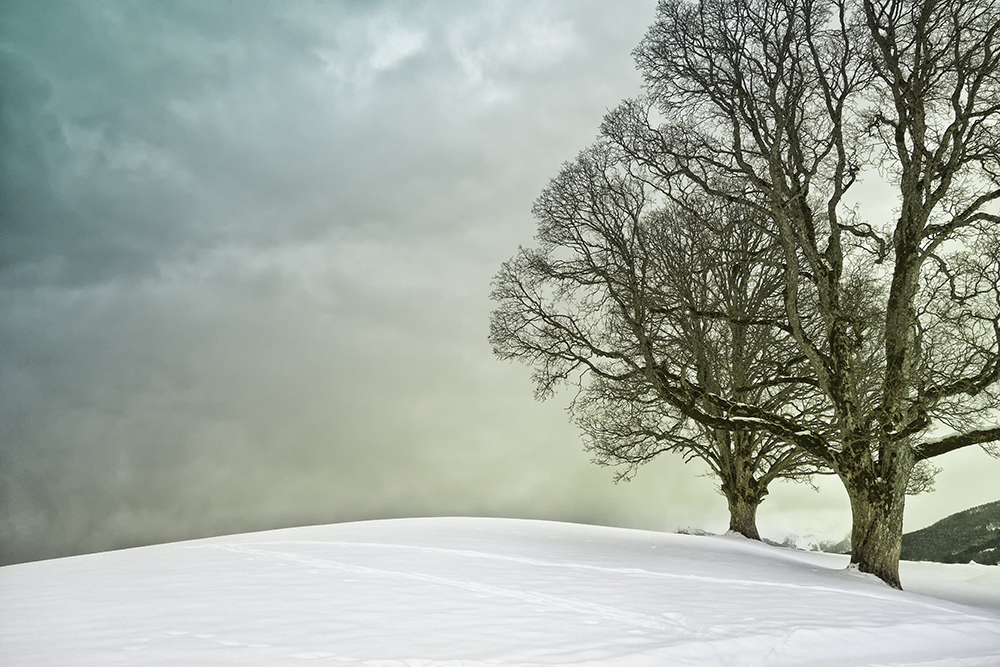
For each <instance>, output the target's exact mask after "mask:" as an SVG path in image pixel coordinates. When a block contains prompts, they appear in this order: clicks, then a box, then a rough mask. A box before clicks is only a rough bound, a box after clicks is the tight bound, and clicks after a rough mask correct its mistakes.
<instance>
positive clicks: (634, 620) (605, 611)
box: [202, 544, 666, 630]
mask: <svg viewBox="0 0 1000 667" xmlns="http://www.w3.org/2000/svg"><path fill="white" fill-rule="evenodd" d="M366 546H376V545H374V544H368V545H366ZM377 546H386V545H377ZM393 546H402V547H406V546H407V545H393ZM202 548H204V547H202ZM210 548H215V549H221V550H223V551H231V552H233V553H241V554H252V555H255V556H266V557H271V558H280V559H282V560H287V561H291V562H294V563H302V564H304V565H309V566H311V567H319V568H324V569H338V570H344V571H347V572H355V573H357V574H371V575H375V576H388V577H396V578H401V579H408V580H412V581H424V582H427V583H432V584H440V585H442V586H451V587H453V588H461V589H464V590H467V591H472V592H473V593H485V594H487V595H495V596H497V597H504V598H512V599H516V600H523V601H525V602H532V603H535V604H541V605H545V606H549V607H554V608H556V609H563V610H566V611H574V612H579V613H581V614H593V615H597V616H600V617H602V618H604V619H607V620H609V621H619V622H622V623H627V624H629V625H635V626H639V627H642V628H651V629H656V630H664V629H666V626H664V625H663V623H661V622H660V621H658V620H657V619H656V618H653V617H652V616H647V615H645V614H636V613H632V612H628V611H625V610H623V609H617V608H615V607H609V606H607V605H603V604H597V603H594V602H585V601H583V600H572V599H569V598H563V597H557V596H554V595H548V594H545V593H535V592H532V591H522V590H512V589H508V588H501V587H499V586H491V585H488V584H481V583H476V582H473V581H461V580H458V579H449V578H446V577H439V576H436V575H432V574H420V573H418V572H403V571H400V570H387V569H383V568H376V567H369V566H367V565H351V564H348V563H341V562H339V561H334V560H328V559H325V558H312V557H309V556H300V555H298V554H291V553H287V552H282V551H265V550H263V549H250V548H247V547H246V546H243V545H234V544H219V545H212V546H211V547H210ZM412 548H414V549H421V550H428V551H431V550H435V551H442V552H448V553H452V554H461V555H464V556H468V555H471V554H475V555H477V556H493V554H483V553H480V552H472V551H460V550H452V549H439V548H434V547H412ZM497 558H498V559H499V560H508V561H513V562H518V563H530V564H532V565H552V566H557V565H558V564H556V563H546V562H545V561H534V560H532V559H528V558H517V557H507V556H497ZM566 567H573V564H567V565H566ZM584 567H586V566H584ZM586 569H591V568H590V567H587V568H586ZM593 569H608V570H610V568H597V567H594V568H593ZM637 572H642V570H638V571H637Z"/></svg>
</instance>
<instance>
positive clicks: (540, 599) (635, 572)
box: [188, 540, 1000, 667]
mask: <svg viewBox="0 0 1000 667" xmlns="http://www.w3.org/2000/svg"><path fill="white" fill-rule="evenodd" d="M247 545H253V546H258V547H261V546H292V545H300V546H333V547H346V548H350V547H357V548H372V549H378V550H397V549H398V550H408V551H420V552H424V553H430V554H439V555H442V556H465V557H470V558H481V559H485V560H496V561H504V562H511V563H517V564H520V565H531V566H536V567H550V568H558V569H565V570H583V571H592V572H599V573H605V574H622V575H632V576H645V577H655V578H665V579H675V580H686V581H698V582H703V583H708V584H716V585H719V586H746V587H755V586H760V587H765V588H784V589H793V590H798V591H813V592H818V593H832V594H835V595H856V596H859V597H863V598H871V599H874V600H881V601H885V602H892V601H894V600H895V598H893V597H890V596H889V595H885V594H880V593H877V592H874V591H864V590H854V589H847V588H836V587H833V586H818V585H812V584H797V583H794V582H783V581H765V580H760V579H727V578H722V577H711V576H706V575H698V574H677V573H673V572H660V571H654V570H647V569H643V568H637V567H608V566H604V565H590V564H586V563H568V562H554V561H546V560H540V559H537V558H527V557H525V556H511V555H506V554H494V553H487V552H483V551H474V550H471V549H449V548H444V547H428V546H422V545H412V544H391V543H381V542H344V541H330V542H323V541H318V540H297V541H290V542H250V543H244V544H241V545H236V544H212V545H196V546H195V545H192V546H190V547H188V548H190V549H221V550H224V551H231V552H236V553H245V554H253V555H257V556H268V557H272V558H279V559H282V560H287V561H293V562H298V563H303V564H308V565H312V566H313V567H320V568H327V569H329V568H336V569H341V570H346V571H352V572H357V573H365V574H373V575H388V576H394V577H402V578H404V579H413V580H419V581H426V582H430V583H436V584H441V585H443V586H453V587H455V588H464V589H466V590H470V591H474V592H479V593H489V594H493V595H498V596H502V597H509V598H519V599H522V600H526V601H529V602H537V603H539V604H550V605H551V606H554V607H559V608H562V609H568V610H575V611H584V609H585V608H586V609H587V610H589V611H590V612H593V613H598V615H601V616H604V617H605V618H608V619H612V618H615V619H616V620H622V621H625V622H628V623H632V624H633V625H640V626H642V627H648V628H657V627H662V624H660V623H659V622H658V621H656V620H655V619H652V618H651V617H648V616H642V617H637V618H634V619H632V620H626V619H628V618H631V617H632V616H635V615H633V614H629V613H628V612H623V611H621V610H613V609H612V608H610V607H608V608H606V610H607V612H608V613H607V614H606V613H604V612H598V611H597V610H596V608H595V607H600V606H601V605H593V604H591V603H574V602H572V601H569V600H560V599H557V598H553V597H552V596H547V595H544V594H539V593H531V592H526V591H513V590H507V589H502V588H497V587H493V586H487V585H484V584H477V583H473V582H467V581H458V580H454V579H446V578H444V577H437V576H434V575H425V574H418V573H414V572H402V571H396V570H385V569H379V568H373V567H368V566H364V565H351V564H348V563H342V562H339V561H334V560H330V559H325V558H313V557H309V556H301V555H298V554H291V553H287V552H284V551H268V550H263V549H249V548H247ZM909 602H910V603H911V604H915V605H918V606H923V607H927V608H929V609H934V610H935V611H940V612H945V613H948V614H957V615H959V616H963V617H966V618H969V619H974V620H982V621H991V620H995V619H991V618H989V617H986V616H979V615H973V614H969V613H968V612H965V611H960V610H957V609H949V608H947V607H942V606H939V605H935V604H932V603H929V602H923V601H920V600H910V601H909ZM998 667H1000V663H998Z"/></svg>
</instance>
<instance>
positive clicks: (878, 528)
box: [840, 448, 913, 590]
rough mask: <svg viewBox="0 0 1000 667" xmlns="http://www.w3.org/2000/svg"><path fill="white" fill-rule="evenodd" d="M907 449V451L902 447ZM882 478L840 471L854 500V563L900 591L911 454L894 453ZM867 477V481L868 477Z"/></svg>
mask: <svg viewBox="0 0 1000 667" xmlns="http://www.w3.org/2000/svg"><path fill="white" fill-rule="evenodd" d="M900 449H907V448H900ZM889 457H890V461H889V464H888V465H884V466H878V465H877V464H876V465H875V466H874V467H876V468H879V467H881V468H882V470H881V472H882V477H877V478H875V479H874V481H872V479H871V477H870V474H868V473H866V472H865V471H857V470H854V471H849V472H845V471H843V470H841V471H840V478H841V480H842V481H843V482H844V487H845V488H846V489H847V495H848V497H849V498H850V500H851V514H852V518H853V525H852V527H851V564H852V565H854V566H856V567H857V568H858V569H859V570H860V571H862V572H867V573H869V574H874V575H875V576H876V577H878V578H879V579H881V580H882V581H884V582H885V583H887V584H889V585H890V586H892V587H893V588H898V589H901V590H902V588H903V586H902V584H901V583H900V581H899V552H900V549H901V548H902V545H903V505H904V503H905V500H906V481H907V479H908V478H909V475H910V471H911V469H912V468H913V457H912V454H910V452H909V451H898V450H897V451H894V452H893V453H892V454H890V455H889ZM866 476H867V477H868V479H867V480H865V477H866Z"/></svg>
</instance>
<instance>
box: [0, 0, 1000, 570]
mask: <svg viewBox="0 0 1000 667" xmlns="http://www.w3.org/2000/svg"><path fill="white" fill-rule="evenodd" d="M654 8H655V2H654V1H653V0H631V1H629V2H614V3H611V2H598V1H596V0H592V1H588V0H559V1H537V0H531V1H529V0H523V1H510V2H460V1H457V0H453V1H448V0H442V1H435V2H421V1H414V2H377V1H372V2H349V1H342V2H322V3H321V2H307V1H305V0H295V1H289V2H277V1H273V2H265V1H263V0H260V1H257V2H253V3H242V2H235V1H230V0H210V1H205V0H192V1H189V2H180V1H174V0H161V1H158V2H133V1H116V0H107V1H101V2H92V1H85V0H79V1H76V2H71V1H64V0H53V1H51V2H44V3H39V2H36V1H34V0H4V2H3V4H2V6H0V82H2V83H0V133H2V136H0V146H3V149H2V152H0V225H2V227H0V563H9V562H16V561H21V560H29V559H37V558H46V557H53V556H59V555H64V554H71V553H79V552H85V551H93V550H102V549H110V548H117V547H123V546H130V545H135V544H144V543H152V542H163V541H168V540H177V539H185V538H189V537H197V536H205V535H213V534H222V533H232V532H243V531H249V530H259V529H264V528H273V527H282V526H291V525H302V524H319V523H328V522H340V521H350V520H358V519H368V518H381V517H400V516H429V515H476V516H510V517H523V518H546V519H556V520H564V521H578V522H588V523H603V524H609V525H619V526H627V527H637V528H650V529H656V530H675V529H677V528H679V527H688V526H691V527H699V528H702V529H705V530H710V531H715V532H721V531H723V530H725V528H726V526H727V525H728V524H727V514H726V507H725V500H724V498H723V497H722V496H721V495H719V494H718V493H717V492H716V490H715V488H714V483H713V481H712V480H711V479H708V478H706V477H704V472H705V470H704V468H699V467H698V466H696V465H684V464H683V463H682V461H681V460H680V459H679V458H676V457H673V458H671V457H661V458H660V459H658V460H656V461H654V462H653V463H651V464H648V465H647V466H645V467H644V468H643V469H642V470H640V472H639V474H638V475H637V477H636V478H635V479H634V480H633V481H632V482H629V483H620V484H617V485H616V484H613V483H612V479H613V476H614V471H613V470H610V469H606V468H600V467H598V466H595V465H594V464H592V463H591V462H590V460H589V459H590V457H589V455H588V454H587V453H586V452H585V451H583V444H582V440H581V437H580V435H579V433H578V432H577V431H576V430H575V428H574V427H573V426H572V425H571V424H570V423H569V422H568V418H567V415H566V412H565V407H566V405H567V403H568V401H569V397H568V396H567V395H557V396H556V397H554V398H552V399H550V400H549V401H546V402H541V403H539V402H536V401H535V400H534V399H533V387H532V385H531V382H530V370H529V369H528V368H526V367H523V366H520V365H517V364H508V363H505V362H500V361H498V360H496V359H495V358H494V357H493V355H492V353H491V351H490V347H489V344H488V342H487V333H488V319H489V313H490V310H491V307H492V303H491V301H490V300H489V293H490V281H491V278H492V276H493V275H494V273H495V272H496V271H497V269H498V268H499V266H500V264H501V262H503V261H504V260H505V259H507V258H509V257H510V256H512V255H513V254H514V253H515V252H516V250H517V248H518V246H519V245H531V244H532V243H533V236H534V221H533V219H532V217H531V215H530V209H531V204H532V201H533V200H534V199H535V197H537V196H538V194H539V193H540V192H541V190H542V188H544V187H545V185H546V183H547V182H548V180H549V179H550V178H552V177H554V176H555V175H556V174H557V172H558V169H559V166H560V164H562V163H563V162H564V161H567V160H570V159H572V158H573V157H575V155H576V154H577V153H578V152H579V151H580V150H582V149H584V148H585V147H586V146H587V145H588V144H589V143H590V142H591V141H592V140H593V139H594V137H595V136H596V134H597V131H598V127H599V124H600V121H601V118H602V116H603V114H604V113H605V112H606V111H607V110H608V109H609V108H612V107H614V106H615V105H616V104H617V103H618V102H619V101H620V100H621V99H623V98H625V97H628V96H630V95H633V94H635V93H637V92H638V91H639V86H640V80H639V76H638V74H637V73H636V71H635V69H634V65H633V62H632V59H631V55H630V52H631V50H632V49H633V48H634V47H635V45H636V44H637V43H638V41H639V40H640V39H641V37H642V35H643V33H644V31H645V28H646V27H647V26H648V25H649V23H650V22H651V21H652V19H653V14H654ZM859 191H860V192H861V196H862V197H867V198H868V201H870V202H873V203H872V204H871V207H872V209H873V211H874V210H876V209H877V208H878V207H879V206H885V202H886V198H885V195H884V193H881V194H880V193H879V192H878V188H877V187H875V186H869V187H868V189H867V190H866V189H865V188H860V189H859ZM938 463H939V465H942V466H943V467H944V472H942V473H941V475H940V476H939V478H938V484H937V491H936V492H935V493H933V494H930V495H928V496H925V497H917V498H913V499H911V500H910V501H909V504H908V511H907V519H906V521H907V524H906V525H907V529H913V528H919V527H922V526H924V525H927V524H929V523H931V522H933V521H935V520H937V519H940V518H942V517H944V516H946V515H948V514H950V513H953V512H955V511H959V510H962V509H965V508H967V507H970V506H973V505H976V504H981V503H984V502H989V501H992V500H996V499H997V491H996V484H995V479H996V478H997V475H998V474H1000V462H998V461H995V460H993V459H990V458H988V457H986V455H985V454H983V453H981V452H979V451H978V450H971V451H960V452H956V453H952V454H949V455H947V456H946V457H943V458H941V459H938ZM820 488H821V491H820V492H818V493H817V492H814V491H812V490H811V489H809V488H807V487H803V486H797V485H794V484H778V485H775V486H773V487H772V492H771V495H770V496H769V497H768V499H767V500H766V501H765V502H764V504H763V505H762V506H761V510H760V514H759V524H760V527H761V531H762V534H763V535H764V536H765V537H769V538H772V539H781V538H782V537H783V536H784V535H785V534H788V533H794V534H798V535H807V534H816V535H820V536H822V537H824V538H831V539H832V538H836V539H840V538H842V537H843V536H844V535H845V534H846V533H847V531H848V530H849V527H850V517H849V509H848V505H847V500H846V495H845V494H844V493H843V491H842V489H841V488H840V486H839V484H838V483H837V482H836V481H835V480H824V481H823V482H822V483H821V485H820Z"/></svg>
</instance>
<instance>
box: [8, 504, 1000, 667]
mask: <svg viewBox="0 0 1000 667" xmlns="http://www.w3.org/2000/svg"><path fill="white" fill-rule="evenodd" d="M845 565H846V557H843V556H836V555H832V554H821V553H806V552H797V551H790V550H787V549H780V548H776V547H770V546H767V545H764V544H759V543H754V542H749V541H747V540H744V539H742V538H735V537H704V536H692V535H674V534H662V533H653V532H646V531H637V530H624V529H615V528H605V527H599V526H581V525H574V524H563V523H551V522H541V521H520V520H504V519H456V518H447V519H407V520H392V521H372V522H360V523H351V524H339V525H331V526H321V527H311V528H297V529H289V530H281V531H271V532H265V533H256V534H246V535H236V536H229V537H220V538H212V539H207V540H198V541H193V542H182V543H176V544H167V545H159V546H153V547H144V548H139V549H129V550H124V551H117V552H110V553H104V554H95V555H90V556H78V557H74V558H63V559H57V560H51V561H43V562H39V563H26V564H22V565H11V566H7V567H3V568H0V664H3V665H5V666H7V667H13V666H15V665H17V666H20V665H24V666H31V667H41V666H43V665H44V666H56V665H59V666H60V667H61V666H64V665H74V666H81V667H82V666H98V665H100V666H101V667H104V666H107V665H142V666H155V665H268V666H277V665H283V666H289V665H303V666H308V665H331V666H332V665H336V666H338V667H339V666H344V665H368V666H371V667H376V666H378V667H403V666H407V667H445V666H449V667H458V666H459V665H463V666H485V665H637V666H640V665H641V666H645V665H649V666H653V665H656V666H657V667H659V666H663V665H726V666H727V667H735V666H742V665H746V666H748V665H762V666H763V665H768V666H772V665H817V666H838V667H840V666H846V665H922V666H925V667H930V666H935V667H945V666H949V667H950V666H958V667H972V666H981V667H986V666H991V667H994V666H996V665H1000V575H998V574H997V573H998V572H1000V569H998V568H995V567H993V568H991V567H989V566H977V565H971V566H965V565H935V564H930V563H912V564H911V563H904V569H903V584H904V586H909V587H910V588H912V589H914V590H927V591H929V592H933V593H934V594H936V595H939V596H942V597H944V596H951V597H952V598H955V599H959V600H964V601H967V602H973V603H976V604H977V605H978V606H964V605H962V604H958V603H956V602H953V601H946V600H943V599H938V598H933V597H928V596H925V595H922V594H919V593H916V592H913V591H912V590H911V591H907V592H900V591H895V590H892V589H890V588H888V587H886V586H884V585H883V584H881V583H880V582H877V581H874V580H873V579H872V578H870V577H867V576H865V575H860V574H858V573H855V572H851V571H847V570H845V569H844V566H845ZM910 566H919V571H918V570H913V569H912V568H911V567H910Z"/></svg>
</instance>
